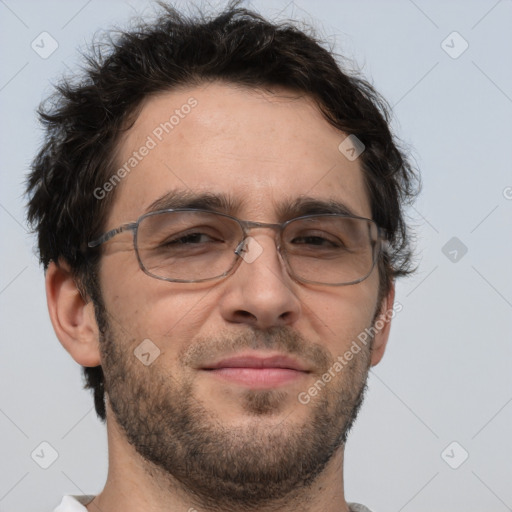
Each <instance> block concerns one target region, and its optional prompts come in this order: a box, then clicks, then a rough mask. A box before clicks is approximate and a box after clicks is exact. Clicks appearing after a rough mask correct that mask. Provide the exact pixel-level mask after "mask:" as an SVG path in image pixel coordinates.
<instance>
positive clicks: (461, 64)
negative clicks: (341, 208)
mask: <svg viewBox="0 0 512 512" xmlns="http://www.w3.org/2000/svg"><path fill="white" fill-rule="evenodd" d="M179 5H183V2H182V3H181V4H178V6H179ZM214 5H215V4H214ZM221 5H223V3H222V4H221ZM247 5H248V6H252V7H254V8H256V9H257V10H260V11H261V12H262V13H264V14H269V15H277V14H278V13H279V12H280V11H282V12H281V14H280V17H289V18H294V19H295V18H299V19H303V20H305V21H306V22H311V23H313V24H314V25H315V26H316V27H317V29H318V30H319V32H320V35H322V36H324V37H327V38H328V39H329V41H330V42H332V43H333V44H336V48H337V50H338V51H339V52H340V53H343V54H344V55H346V56H347V57H349V58H352V59H355V60H356V61H357V63H358V64H359V65H360V66H361V69H362V71H363V73H364V74H365V75H366V76H367V77H368V78H369V79H370V80H371V81H373V83H374V84H375V85H376V87H377V89H378V90H379V91H380V92H382V93H383V94H384V96H385V97H386V98H387V99H388V100H389V102H390V103H391V104H392V105H393V106H394V112H395V121H394V124H393V126H394V129H395V130H396V131H397V133H398V134H399V136H400V137H401V138H402V139H403V140H404V142H405V143H406V144H407V145H409V146H411V148H412V150H413V155H414V157H415V158H416V160H417V163H418V165H419V167H420V168H421V171H422V176H423V183H424V188H423V193H422V195H421V196H420V199H419V200H418V201H417V203H416V205H415V208H413V209H411V210H410V215H411V223H412V225H413V226H414V227H415V229H416V231H417V237H418V262H419V271H418V273H417V275H415V276H414V277H413V278H410V279H408V280H404V281H403V282H400V283H399V284H398V293H397V300H398V301H399V302H400V303H401V304H402V305H403V311H402V312H401V313H399V314H398V315H397V316H396V318H395V319H394V322H393V328H392V332H391V339H390V342H389V345H388V350H387V353H386V355H385V357H384V359H383V361H382V362H381V364H379V365H378V366H377V367H375V368H374V369H373V370H372V372H371V375H370V379H369V392H368V394H367V397H366V401H365V405H364V406H363V409H362V411H361V413H360V416H359V418H358V420H357V422H356V425H355V427H354V430H353V431H352V433H351V435H350V437H349V442H348V445H347V449H346V465H345V468H346V470H345V473H346V476H345V482H346V495H347V498H348V499H349V500H352V501H359V502H361V503H365V504H366V505H367V506H369V507H370V508H371V509H372V510H375V511H376V512H384V511H393V512H399V511H405V512H409V511H418V512H423V511H425V512H426V511H429V512H430V511H432V510H436V511H437V510H446V511H447V510H450V511H451V512H457V511H461V512H462V511H464V512H472V511H474V512H476V511H486V512H490V511H496V512H501V511H506V510H512V485H510V484H511V483H512V462H511V461H512V442H511V438H510V432H511V424H512V403H511V402H512V373H511V361H512V348H511V343H510V342H511V336H510V335H511V322H510V318H511V313H512V272H511V270H510V265H511V261H512V242H511V239H512V237H511V222H510V218H511V213H512V200H511V198H512V188H511V187H512V172H511V151H510V148H511V145H512V66H511V62H512V60H511V58H510V57H511V54H512V29H511V28H512V1H510V0H501V1H498V2H496V1H495V0H479V1H467V0H465V1H450V2H446V1H426V0H415V1H414V2H413V1H412V0H396V1H370V0H364V1H354V0H352V1H348V0H344V1H337V2H335V1H334V0H332V1H329V0H316V1H314V2H307V1H306V0H297V1H296V2H287V1H272V2H270V1H267V0H254V1H253V2H252V4H247ZM144 10H146V12H149V13H151V12H152V7H151V4H150V2H148V1H144V0H140V1H136V0H126V1H121V0H117V1H109V2H102V1H100V0H91V1H85V0H73V1H66V2H65V1H45V2H42V1H27V0H24V1H21V0H20V1H14V0H5V1H4V0H0V20H1V22H0V23H1V30H0V34H1V36H0V37H1V44H2V57H1V66H0V73H1V74H0V102H1V113H2V116H1V122H2V125H3V126H2V137H1V139H0V144H1V146H0V159H1V166H0V172H1V188H0V225H1V240H2V242H1V244H2V245H1V249H2V250H1V261H0V269H1V274H0V308H1V322H2V323H1V326H2V327H1V328H2V333H3V336H2V342H1V344H0V351H1V352H0V360H1V365H2V366H1V372H0V432H1V437H0V449H1V454H0V461H1V464H2V468H1V471H0V511H1V512H6V511H12V512H28V511H31V512H33V511H35V510H41V511H43V510H45V511H50V510H53V507H55V506H56V505H57V504H58V503H59V502H60V499H61V496H62V495H63V494H96V493H98V492H100V491H101V489H102V487H103V484H104V482H105V479H106V474H107V443H106V433H105V430H104V427H103V426H102V424H101V423H100V422H99V421H98V420H97V419H96V416H95V412H94V409H93V401H92V395H91V394H90V393H89V392H88V391H87V392H86V391H84V390H82V381H81V372H80V367H79V366H78V365H77V364H76V363H75V362H74V361H73V360H72V359H71V357H70V356H69V355H68V354H67V352H65V350H64V349H63V348H62V347H61V345H60V344H59V342H58V341H57V339H56V337H55V335H54V333H53V330H52V327H51V324H50V321H49V319H48V314H47V309H46V299H45V293H44V281H43V273H42V270H41V268H40V267H39V265H38V261H37V258H36V257H35V254H34V238H33V237H31V236H30V234H29V233H28V232H27V228H26V224H25V220H24V219H25V213H24V200H23V197H22V196H23V179H24V175H25V173H26V172H27V169H28V165H29V163H30V161H31V159H32V157H33V155H34V154H35V152H36V149H37V147H38V144H39V142H40V139H41V131H40V130H39V128H38V124H37V122H36V118H35V114H34V110H35V108H36V107H37V105H38V103H39V102H40V101H41V99H43V97H45V96H46V95H47V94H48V93H49V92H50V90H51V87H50V81H55V79H56V78H57V77H58V76H59V75H60V73H61V72H63V71H66V68H67V67H69V68H70V69H73V68H74V67H75V66H76V63H77V62H78V60H77V54H76V48H77V47H78V46H83V45H84V44H85V43H87V42H88V41H90V39H91V36H92V35H93V33H94V32H95V31H96V30H98V29H100V28H108V27H110V26H111V25H112V23H118V24H121V25H123V24H125V23H126V20H127V19H128V18H129V17H131V16H133V15H134V14H135V13H136V12H142V11H144ZM43 31H47V32H49V33H50V34H51V35H52V37H53V38H55V40H56V41H57V42H58V45H59V47H58V49H57V50H56V51H55V52H54V53H53V54H52V55H51V56H50V57H48V58H47V59H43V58H41V57H40V56H39V55H38V54H37V53H36V52H35V51H34V50H33V49H32V48H31V42H32V41H33V40H34V39H35V38H36V37H37V36H38V35H39V34H40V33H41V32H43ZM453 31H457V32H458V33H459V34H460V35H461V36H462V37H463V38H464V40H466V41H467V43H468V44H469V47H468V49H467V50H466V51H465V52H464V53H462V54H461V55H460V56H458V58H452V57H451V56H450V55H448V54H447V53H446V52H445V50H444V49H443V47H442V41H443V40H445V39H446V38H447V36H449V34H451V33H452V32H453ZM457 37H458V36H451V37H450V38H448V40H447V41H446V43H444V44H445V49H447V50H448V51H450V52H452V54H454V53H458V52H459V51H460V50H461V49H462V48H463V46H462V44H463V41H462V40H460V39H457ZM447 46H448V47H447ZM449 47H451V48H449ZM452 237H457V238H458V239H459V240H460V241H461V242H462V243H463V244H464V245H465V246H466V247H467V253H466V254H465V255H464V256H461V254H462V253H461V252H460V250H459V251H458V253H457V255H456V256H457V260H456V261H455V262H454V261H451V260H450V259H449V258H448V257H447V256H445V254H444V253H443V252H442V248H443V247H444V246H445V244H446V243H447V242H448V241H449V240H450V239H451V238H452ZM449 250H453V248H451V247H449V248H448V250H446V252H447V253H448V252H449ZM448 256H450V258H452V259H453V258H454V257H455V253H452V254H451V255H450V254H448ZM43 441H46V442H48V443H50V445H52V446H53V447H54V449H55V450H56V451H57V452H58V458H57V460H56V461H55V462H54V463H53V464H52V465H51V466H50V467H49V468H48V469H42V468H41V467H39V465H37V464H36V462H34V460H33V459H32V458H31V453H32V452H33V451H34V450H35V449H36V448H37V447H38V446H39V445H40V443H41V442H43ZM453 441H456V442H457V443H458V445H456V446H455V448H453V447H452V448H453V450H452V449H451V448H450V449H449V450H448V452H445V456H444V459H443V457H442V453H443V451H444V450H445V448H446V447H447V446H448V445H450V443H452V442H453ZM464 451H467V452H468V454H469V458H468V459H467V460H466V461H465V462H464V463H463V464H462V465H460V467H458V469H452V468H451V467H450V466H449V465H448V464H447V462H446V461H449V462H450V463H451V464H452V465H456V464H457V463H460V461H461V460H462V457H463V456H464V453H465V452H464ZM46 453H47V454H48V453H49V452H48V451H46Z"/></svg>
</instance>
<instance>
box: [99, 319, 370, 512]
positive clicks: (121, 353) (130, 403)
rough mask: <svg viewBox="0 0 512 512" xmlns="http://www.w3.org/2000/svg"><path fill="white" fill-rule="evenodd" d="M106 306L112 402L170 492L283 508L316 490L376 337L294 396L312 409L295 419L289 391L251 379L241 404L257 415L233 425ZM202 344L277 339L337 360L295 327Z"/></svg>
mask: <svg viewBox="0 0 512 512" xmlns="http://www.w3.org/2000/svg"><path fill="white" fill-rule="evenodd" d="M101 314H104V315H105V316H104V317H103V318H99V320H102V321H103V327H104V328H103V329H102V336H101V344H100V345H101V350H102V362H103V373H104V376H105V392H106V395H107V397H108V404H109V407H110V408H111V410H112V412H113V414H114V417H115V421H116V423H117V424H118V426H119V427H120V429H121V430H122V432H123V433H124V435H125V436H126V440H127V441H128V443H129V444H130V445H132V446H133V448H134V449H135V450H136V452H137V453H138V454H139V455H140V456H141V457H142V458H143V459H144V461H145V462H146V464H145V469H146V471H147V474H148V476H150V477H151V478H152V479H155V481H158V482H159V486H160V487H161V486H162V484H161V483H162V482H164V485H165V483H167V484H168V489H169V492H172V490H175V489H176V488H179V489H180V490H181V491H183V492H184V493H185V495H187V496H190V503H191V505H194V506H197V507H198V508H199V507H203V508H205V509H211V510H223V509H228V510H230V509H232V510H240V511H241V510H258V509H261V508H263V507H267V508H268V509H269V510H270V509H273V508H274V507H275V510H279V508H280V506H281V504H283V503H285V502H286V503H288V504H289V502H290V500H292V499H296V498H299V497H300V499H301V500H307V496H308V494H309V493H308V488H309V487H310V486H311V485H312V483H313V482H314V481H315V479H316V478H317V477H318V476H319V475H320V474H321V473H322V471H323V470H324V469H325V468H326V466H327V464H328V463H329V462H330V461H331V459H332V458H333V456H334V455H335V454H336V453H337V452H338V450H340V449H342V445H344V444H345V442H346V439H347V435H348V432H349V431H350V429H351V427H352V425H353V423H354V421H355V419H356V417H357V414H358V412H359V410H360V407H361V405H362V403H363V400H364V395H365V392H366V389H367V384H366V381H367V377H368V370H369V361H370V354H371V345H370V346H369V347H367V348H366V349H363V350H361V352H359V353H358V354H357V356H356V357H354V358H353V359H352V360H351V361H350V362H348V363H347V365H346V366H344V368H343V371H342V372H340V373H339V374H338V375H336V377H335V378H333V380H332V381H331V382H329V383H328V384H326V385H325V387H323V388H321V389H320V390H319V393H318V396H317V397H315V400H311V402H309V403H308V404H307V405H303V404H300V403H299V402H298V400H297V398H296V397H293V399H294V400H296V402H297V404H298V405H297V407H307V408H308V409H309V410H310V413H309V415H308V419H307V420H306V421H303V422H302V423H298V422H293V416H294V411H295V409H294V410H292V411H291V412H290V413H285V412H284V409H285V407H286V406H289V401H290V397H289V395H288V394H287V393H284V392H283V391H279V390H249V389H248V390H247V391H245V392H244V394H243V399H242V403H241V408H242V409H243V412H245V419H247V418H249V419H250V421H244V423H243V424H240V425H238V426H235V427H232V426H229V427H228V426H226V425H225V424H223V423H222V419H221V418H219V417H218V416H216V415H215V413H214V411H212V410H211V409H208V408H207V407H206V406H205V404H203V403H202V402H201V400H200V397H199V396H197V395H196V394H195V393H194V389H195V388H194V383H193V382H192V381H191V380H185V381H184V382H182V381H179V382H178V381H177V379H176V378H175V377H174V376H173V375H172V374H171V373H170V371H168V370H166V369H165V368H164V367H163V366H162V365H158V364H156V361H155V363H153V364H152V365H150V366H144V365H142V364H141V362H140V361H139V360H138V359H137V358H136V357H135V356H134V355H133V349H128V348H126V347H133V346H134V343H135V340H132V341H131V342H129V343H128V342H127V340H126V339H123V336H122V335H121V334H120V332H118V331H117V330H116V329H114V328H113V326H112V323H109V322H107V321H106V320H107V319H106V312H105V311H103V312H100V315H101ZM97 316H98V311H97ZM98 323H99V325H101V323H100V322H98ZM198 346H201V347H210V348H211V347H219V346H222V347H223V348H225V347H227V346H230V347H232V348H248V347H252V348H263V347H267V348H268V347H269V346H272V347H273V348H276V349H283V350H284V351H286V352H289V353H294V354H296V355H304V353H303V352H304V351H306V352H307V353H308V354H309V355H310V356H311V357H313V358H316V361H317V362H318V363H319V364H321V367H322V368H323V369H324V371H327V370H328V368H329V367H330V366H331V365H332V363H333V358H332V355H330V354H329V353H328V352H327V351H326V349H325V348H323V347H321V346H318V345H317V346H315V347H314V348H311V347H312V345H311V343H308V342H306V341H305V340H303V339H302V338H300V337H299V336H298V335H297V334H296V333H294V332H292V331H291V330H289V329H288V328H273V329H270V330H269V331H266V332H265V334H264V336H262V335H261V333H259V334H258V333H256V332H255V331H254V332H253V331H251V332H248V333H247V334H246V335H244V336H237V337H236V338H230V339H227V338H226V337H224V338H222V339H219V338H216V339H215V340H203V341H202V343H198ZM306 346H308V348H307V349H306V348H305V347H306ZM206 350H208V348H206ZM194 353H195V351H194V350H193V351H191V352H189V354H188V355H189V356H190V354H194ZM157 361H158V359H157ZM182 361H186V357H184V358H183V359H182ZM321 373H322V372H319V378H321ZM315 380H316V379H315Z"/></svg>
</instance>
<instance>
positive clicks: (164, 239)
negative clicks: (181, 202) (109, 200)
mask: <svg viewBox="0 0 512 512" xmlns="http://www.w3.org/2000/svg"><path fill="white" fill-rule="evenodd" d="M242 238H243V232H242V229H241V227H240V225H239V224H238V223H237V222H236V221H234V220H233V219H230V218H229V217H225V216H223V215H219V214H215V213H208V212H201V211H181V212H179V211H174V212H162V213H158V214H154V215H153V214H150V215H148V216H146V217H144V218H143V219H142V220H141V221H140V223H139V228H138V231H137V244H136V245H137V253H138V257H139V259H140V262H141V264H142V266H143V268H144V269H145V270H146V272H148V273H149V274H151V275H153V276H155V277H159V278H163V279H170V280H173V281H184V282H194V281H201V280H207V279H213V278H215V277H220V276H222V275H224V274H226V273H227V272H228V271H229V270H230V269H231V268H232V266H233V265H234V263H235V260H236V258H237V256H236V254H235V252H234V251H235V249H236V247H237V245H238V243H239V242H240V241H241V240H242Z"/></svg>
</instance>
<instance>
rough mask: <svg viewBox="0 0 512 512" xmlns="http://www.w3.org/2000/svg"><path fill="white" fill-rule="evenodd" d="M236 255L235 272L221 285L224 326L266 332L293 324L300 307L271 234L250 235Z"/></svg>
mask: <svg viewBox="0 0 512 512" xmlns="http://www.w3.org/2000/svg"><path fill="white" fill-rule="evenodd" d="M245 242H246V243H245V244H244V246H243V248H240V250H239V251H238V254H239V255H240V257H241V258H242V261H241V262H240V264H239V266H238V267H237V269H236V271H235V272H234V273H233V274H231V275H230V276H229V277H228V278H226V281H225V282H224V293H223V294H222V297H221V300H220V309H221V314H222V316H223V318H224V319H225V320H226V321H227V322H232V323H247V324H249V325H251V326H252V327H254V328H259V329H268V328H270V327H275V326H285V325H291V324H293V323H294V322H296V321H297V319H298V318H299V316H300V312H301V303H300V300H299V298H298V296H297V287H298V284H297V283H296V282H295V281H293V280H292V279H291V278H290V276H289V275H288V272H287V270H286V267H285V265H284V262H283V261H282V259H281V257H280V255H279V253H278V251H277V247H276V240H275V239H274V237H273V236H272V234H268V233H265V234H263V233H262V234H261V235H260V236H257V235H255V234H252V236H250V237H248V238H247V239H246V241H245Z"/></svg>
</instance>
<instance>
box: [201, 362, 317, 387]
mask: <svg viewBox="0 0 512 512" xmlns="http://www.w3.org/2000/svg"><path fill="white" fill-rule="evenodd" d="M201 369H202V370H204V371H207V372H209V374H210V375H211V376H213V377H216V378H220V379H222V380H228V381H230V382H231V383H237V384H241V385H244V386H248V387H251V388H259V389H265V388H274V387H277V386H280V385H284V384H287V383H290V382H293V381H295V380H297V379H301V378H303V377H304V376H305V375H307V374H308V373H310V371H309V370H308V369H307V367H306V365H305V364H304V363H302V362H301V361H298V360H296V359H294V358H293V357H290V356H287V355H282V354H280V355H273V356H265V355H253V354H252V355H248V354H246V355H238V356H233V357H228V358H224V359H221V360H219V361H216V362H214V363H211V364H206V365H205V366H204V367H202V368H201Z"/></svg>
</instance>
